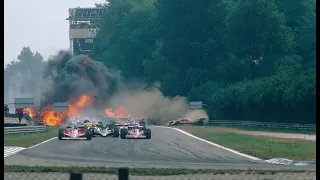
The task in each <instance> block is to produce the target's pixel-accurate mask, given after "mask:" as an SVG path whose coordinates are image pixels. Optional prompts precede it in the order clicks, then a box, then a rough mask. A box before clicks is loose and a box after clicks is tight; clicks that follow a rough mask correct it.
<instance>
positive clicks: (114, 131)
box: [113, 128, 119, 138]
mask: <svg viewBox="0 0 320 180" xmlns="http://www.w3.org/2000/svg"><path fill="white" fill-rule="evenodd" d="M113 137H115V138H117V137H119V129H118V128H114V129H113Z"/></svg>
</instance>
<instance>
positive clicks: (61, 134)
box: [58, 129, 64, 140]
mask: <svg viewBox="0 0 320 180" xmlns="http://www.w3.org/2000/svg"><path fill="white" fill-rule="evenodd" d="M63 136H64V135H63V129H59V131H58V139H59V140H63V139H62V137H63Z"/></svg>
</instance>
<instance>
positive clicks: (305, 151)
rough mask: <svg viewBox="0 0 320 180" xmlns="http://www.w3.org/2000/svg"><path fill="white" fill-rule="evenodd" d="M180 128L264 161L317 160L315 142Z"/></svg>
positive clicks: (220, 130) (209, 129)
mask: <svg viewBox="0 0 320 180" xmlns="http://www.w3.org/2000/svg"><path fill="white" fill-rule="evenodd" d="M180 128H181V129H183V130H185V131H187V132H189V133H191V134H193V135H195V136H198V137H200V138H203V139H206V140H208V141H211V142H214V143H217V144H220V145H222V146H225V147H228V148H231V149H234V150H237V151H239V152H242V153H245V154H249V155H252V156H255V157H259V158H262V159H271V158H288V159H292V160H301V161H309V160H311V161H312V160H315V159H316V142H313V141H306V140H298V139H283V138H272V137H262V136H252V135H245V134H239V133H237V132H236V131H234V132H232V131H230V130H228V129H222V128H213V127H192V126H188V127H187V126H185V127H180Z"/></svg>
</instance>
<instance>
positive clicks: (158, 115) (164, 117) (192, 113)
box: [111, 88, 208, 125]
mask: <svg viewBox="0 0 320 180" xmlns="http://www.w3.org/2000/svg"><path fill="white" fill-rule="evenodd" d="M111 103H112V104H122V105H124V106H125V107H126V108H127V109H128V111H129V112H130V113H131V114H132V115H133V116H135V117H147V118H148V119H152V120H153V123H155V124H158V125H163V124H166V123H168V122H169V121H172V120H175V119H177V118H185V117H188V118H190V119H193V120H195V119H199V118H208V115H207V114H206V112H205V111H204V110H202V109H197V110H192V109H190V108H189V104H188V101H187V99H186V98H185V97H181V96H176V97H174V98H168V97H165V96H163V94H162V93H161V92H160V91H159V90H158V89H157V88H153V89H151V90H148V91H146V90H143V89H140V90H131V91H125V92H121V93H120V94H119V95H118V96H114V97H113V98H112V99H111Z"/></svg>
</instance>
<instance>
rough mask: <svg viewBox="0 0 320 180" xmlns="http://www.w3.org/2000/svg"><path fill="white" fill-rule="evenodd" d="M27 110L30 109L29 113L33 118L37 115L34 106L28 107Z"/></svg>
mask: <svg viewBox="0 0 320 180" xmlns="http://www.w3.org/2000/svg"><path fill="white" fill-rule="evenodd" d="M26 110H27V111H28V114H29V116H30V117H31V118H34V117H36V113H35V112H34V110H33V109H32V108H26Z"/></svg>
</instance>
